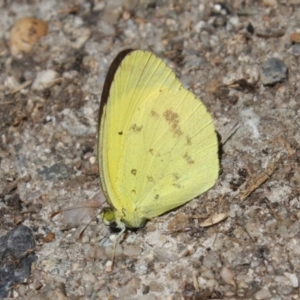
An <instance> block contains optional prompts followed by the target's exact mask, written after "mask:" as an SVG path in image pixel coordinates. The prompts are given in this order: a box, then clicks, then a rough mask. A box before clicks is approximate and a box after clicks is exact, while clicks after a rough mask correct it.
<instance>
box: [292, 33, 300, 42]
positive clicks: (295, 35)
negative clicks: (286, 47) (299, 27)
mask: <svg viewBox="0 0 300 300" xmlns="http://www.w3.org/2000/svg"><path fill="white" fill-rule="evenodd" d="M290 40H291V42H292V43H300V32H294V33H292V34H291V35H290Z"/></svg>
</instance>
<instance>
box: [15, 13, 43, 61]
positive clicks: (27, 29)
mask: <svg viewBox="0 0 300 300" xmlns="http://www.w3.org/2000/svg"><path fill="white" fill-rule="evenodd" d="M47 32H48V25H47V23H46V22H44V21H43V20H41V19H35V18H29V17H26V18H22V19H20V20H18V21H17V22H16V23H15V24H14V26H13V27H12V29H11V32H10V52H11V54H12V55H13V56H16V55H18V54H19V53H22V52H25V53H29V52H31V50H32V48H33V46H34V45H35V44H36V43H37V42H38V40H39V39H41V38H42V37H43V36H45V35H46V34H47Z"/></svg>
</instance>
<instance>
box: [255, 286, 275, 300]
mask: <svg viewBox="0 0 300 300" xmlns="http://www.w3.org/2000/svg"><path fill="white" fill-rule="evenodd" d="M271 296H272V295H271V293H270V291H269V289H268V288H267V287H263V288H262V289H261V290H259V291H258V292H256V293H255V295H254V297H255V299H257V300H262V299H270V298H271Z"/></svg>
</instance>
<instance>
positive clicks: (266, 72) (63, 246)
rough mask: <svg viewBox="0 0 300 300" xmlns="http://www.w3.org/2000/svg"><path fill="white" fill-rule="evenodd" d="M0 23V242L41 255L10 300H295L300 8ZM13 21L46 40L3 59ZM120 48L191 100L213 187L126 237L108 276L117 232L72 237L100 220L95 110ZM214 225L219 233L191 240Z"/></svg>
mask: <svg viewBox="0 0 300 300" xmlns="http://www.w3.org/2000/svg"><path fill="white" fill-rule="evenodd" d="M287 3H288V4H287ZM0 10H1V18H0V37H1V39H0V65H1V68H0V194H1V198H0V200H1V202H0V224H1V227H0V235H4V234H6V233H7V232H9V231H10V230H12V229H13V228H15V227H16V226H17V224H20V223H22V224H24V225H26V226H27V227H29V228H31V230H32V231H33V233H34V236H35V241H36V254H37V256H38V260H37V261H36V262H35V263H34V265H32V271H31V277H29V278H28V280H27V281H26V282H25V283H23V284H17V285H16V286H15V287H14V288H13V289H12V290H11V291H10V296H11V297H12V298H15V299H53V298H54V297H55V298H56V299H143V300H152V299H299V296H298V295H299V294H300V289H299V278H300V258H299V255H300V250H299V240H300V222H299V218H300V213H299V208H300V200H299V182H300V168H299V164H300V146H299V144H300V134H299V125H300V122H299V113H300V106H299V102H300V88H299V82H300V73H299V56H300V44H299V42H300V1H298V0H291V1H279V0H277V1H276V0H268V1H267V0H265V1H228V2H226V3H225V2H224V3H222V2H220V1H204V0H203V1H200V0H193V1H181V0H177V1H164V0H162V1H153V0H140V1H138V0H135V1H134V0H133V1H129V0H128V1H113V0H110V1H106V2H105V1H96V0H95V1H83V0H78V1H74V2H72V1H68V2H67V1H66V2H64V1H54V0H51V1H35V0H31V1H0ZM23 17H32V18H39V19H41V20H43V21H44V22H46V23H47V24H48V32H47V34H46V35H45V36H44V37H43V38H41V39H33V40H34V43H35V42H36V40H38V41H37V42H36V44H34V45H33V49H32V50H31V51H29V52H28V51H27V52H28V53H23V54H20V53H19V54H17V55H16V54H14V56H12V54H11V50H10V46H9V45H10V42H9V40H10V31H11V28H12V26H13V25H14V24H15V22H16V21H17V20H19V19H20V18H23ZM44 31H45V32H46V30H44ZM31 33H32V32H31ZM126 48H134V49H145V50H150V51H152V52H154V53H155V54H156V55H158V56H159V57H161V58H162V59H164V60H165V61H166V62H167V63H168V65H169V66H170V67H172V69H173V70H174V71H175V72H176V74H177V75H178V77H179V78H180V80H181V81H182V82H183V84H184V86H185V87H187V88H188V89H190V90H191V91H193V92H194V93H195V94H196V95H197V96H199V97H200V98H201V99H202V101H203V102H204V103H205V105H206V106H207V109H208V110H209V112H210V113H211V114H212V115H213V117H214V122H215V126H216V129H217V131H218V133H219V134H220V143H222V144H220V145H221V146H220V149H221V152H220V158H221V160H220V164H221V171H222V172H221V174H220V177H219V179H218V181H217V183H216V185H215V186H214V187H213V188H212V189H211V190H210V191H209V192H207V193H205V194H203V195H201V196H199V197H198V198H197V199H195V200H193V201H191V202H189V203H188V204H187V205H185V206H183V207H181V208H180V209H177V210H175V211H173V212H170V213H168V214H165V215H163V216H160V217H157V218H156V219H155V220H153V221H151V222H148V223H147V225H146V227H145V228H143V229H140V230H137V231H128V232H127V233H126V235H125V236H124V237H123V239H122V243H121V245H119V246H118V247H117V250H116V258H115V265H114V268H113V270H112V271H111V272H109V269H110V263H111V253H112V245H113V240H114V238H115V237H116V234H117V233H113V232H111V231H110V229H109V228H107V227H106V226H105V225H104V224H103V223H102V221H101V219H100V218H99V217H97V218H94V219H93V221H92V222H91V224H90V225H89V226H88V227H87V228H86V230H85V232H84V234H83V235H82V237H81V239H78V236H80V233H81V229H82V228H83V227H84V224H86V223H87V222H88V220H90V219H91V217H92V216H95V215H97V212H98V213H99V211H100V209H101V207H103V205H105V206H106V205H107V204H106V203H105V200H104V199H103V195H102V194H101V192H99V191H100V184H99V178H98V167H97V123H98V110H99V103H100V97H101V92H102V86H103V82H104V79H105V76H106V72H107V70H108V68H109V65H110V63H111V62H112V60H113V58H114V57H115V56H116V54H118V53H119V51H121V50H123V49H126ZM14 53H15V52H14ZM74 206H76V207H79V208H77V209H76V210H70V211H67V212H66V211H65V212H64V213H63V214H60V215H57V216H55V217H53V218H51V217H50V216H51V214H52V213H53V212H55V211H57V210H59V209H65V208H67V207H74ZM220 213H224V214H228V218H227V219H225V220H223V221H222V222H220V223H218V224H215V225H213V226H210V227H205V228H204V227H201V226H200V225H201V223H202V222H204V221H205V220H206V221H207V219H209V218H210V217H212V216H215V215H217V214H220ZM78 225H79V228H77V229H76V227H77V226H78Z"/></svg>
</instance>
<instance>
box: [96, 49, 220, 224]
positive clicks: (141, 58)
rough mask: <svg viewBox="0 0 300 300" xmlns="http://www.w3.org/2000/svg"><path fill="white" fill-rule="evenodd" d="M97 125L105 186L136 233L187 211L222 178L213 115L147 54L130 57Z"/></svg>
mask: <svg viewBox="0 0 300 300" xmlns="http://www.w3.org/2000/svg"><path fill="white" fill-rule="evenodd" d="M100 127H101V128H100V148H101V149H102V159H101V163H100V173H102V175H101V181H102V182H103V181H104V186H105V188H104V189H105V190H106V193H107V197H108V199H110V200H109V201H110V202H111V204H112V205H113V206H114V208H115V209H116V210H117V211H118V212H120V213H121V214H122V215H123V217H122V218H123V219H124V221H125V222H126V223H127V224H129V226H131V227H139V226H141V224H142V223H143V220H144V219H151V218H153V217H155V216H158V215H160V214H162V213H164V212H166V211H169V210H171V209H173V208H175V207H178V206H180V205H183V204H184V203H186V202H188V201H189V200H191V199H192V198H194V197H195V196H197V195H199V194H201V193H203V192H204V191H206V190H207V189H209V188H210V187H211V186H212V185H213V184H214V183H215V181H216V179H217V177H218V171H219V162H218V153H217V152H218V145H217V137H216V133H215V130H214V126H213V122H212V118H211V116H210V114H209V113H208V112H207V110H206V108H205V107H204V105H203V104H202V102H201V101H200V100H199V99H197V98H196V97H195V95H194V94H192V93H191V92H189V91H188V90H186V89H185V88H184V87H183V86H182V85H181V83H180V81H179V80H178V79H177V78H176V76H175V74H174V73H173V71H172V70H171V69H170V68H169V67H168V66H167V65H166V64H165V63H164V62H163V61H162V60H161V59H159V58H157V57H156V56H154V55H153V54H151V53H150V52H146V51H140V50H137V51H133V52H131V53H129V54H128V53H126V56H125V58H124V59H123V61H122V62H121V64H120V66H119V67H118V68H117V71H116V73H115V75H114V79H113V81H112V84H111V86H110V89H109V97H108V101H107V102H106V105H105V107H104V109H103V112H102V121H101V126H100ZM101 169H102V171H101Z"/></svg>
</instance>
